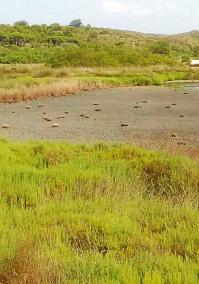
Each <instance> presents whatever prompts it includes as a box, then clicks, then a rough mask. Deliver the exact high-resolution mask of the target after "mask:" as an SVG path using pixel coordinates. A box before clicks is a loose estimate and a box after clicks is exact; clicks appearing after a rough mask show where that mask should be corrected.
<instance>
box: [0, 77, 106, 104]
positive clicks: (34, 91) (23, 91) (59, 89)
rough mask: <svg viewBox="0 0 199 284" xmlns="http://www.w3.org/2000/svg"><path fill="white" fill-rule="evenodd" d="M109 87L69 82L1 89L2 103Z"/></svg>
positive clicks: (78, 81) (93, 82) (93, 83)
mask: <svg viewBox="0 0 199 284" xmlns="http://www.w3.org/2000/svg"><path fill="white" fill-rule="evenodd" d="M105 87H108V85H107V84H104V83H103V82H101V81H98V82H97V81H90V82H88V81H80V80H75V79H71V80H67V81H59V82H53V83H49V84H41V85H38V86H35V85H34V86H30V87H18V88H13V89H0V102H1V103H14V102H19V101H27V100H35V99H38V98H42V97H60V96H67V95H72V94H76V93H78V92H80V91H90V90H94V89H100V88H105Z"/></svg>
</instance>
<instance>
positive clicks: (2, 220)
mask: <svg viewBox="0 0 199 284" xmlns="http://www.w3.org/2000/svg"><path fill="white" fill-rule="evenodd" d="M0 196H1V198H0V247H1V250H0V283H13V284H16V283H20V284H21V283H42V284H43V283H53V284H55V283H56V284H58V283H60V284H65V283H100V284H101V283H126V284H129V283H132V284H134V283H136V284H137V283H142V284H143V283H144V284H150V283H151V284H156V283H157V284H159V283H168V284H175V283H176V284H180V283H186V284H187V283H190V284H193V283H198V281H199V213H198V205H199V199H198V197H199V165H198V163H197V162H195V161H192V160H190V159H188V158H185V157H179V156H169V155H167V154H163V153H159V152H155V151H146V150H142V149H140V148H135V147H133V146H129V145H121V144H117V145H107V144H97V145H72V144H67V143H64V142H60V143H50V142H30V143H11V142H7V141H6V140H4V139H1V140H0Z"/></svg>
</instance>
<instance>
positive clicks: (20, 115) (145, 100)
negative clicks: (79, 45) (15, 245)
mask: <svg viewBox="0 0 199 284" xmlns="http://www.w3.org/2000/svg"><path fill="white" fill-rule="evenodd" d="M5 125H6V126H7V127H5ZM3 126H4V127H3ZM0 135H1V136H3V137H8V138H11V139H20V140H31V139H33V140H36V139H52V140H54V139H56V140H60V139H61V140H63V139H64V140H68V141H72V142H96V141H110V142H119V141H122V142H130V143H131V142H132V143H134V142H136V143H137V142H138V143H141V144H142V143H143V144H145V143H150V141H152V143H154V142H153V141H155V142H156V143H158V144H161V143H165V141H167V142H168V141H170V142H171V143H174V144H175V143H176V144H177V143H180V142H183V143H188V144H190V145H193V144H194V145H198V144H199V89H197V88H191V87H190V88H189V87H186V88H180V89H171V88H168V87H134V88H116V89H108V90H96V91H92V92H84V93H80V94H77V95H72V96H68V97H60V98H47V99H42V100H37V101H30V102H20V103H14V104H1V105H0Z"/></svg>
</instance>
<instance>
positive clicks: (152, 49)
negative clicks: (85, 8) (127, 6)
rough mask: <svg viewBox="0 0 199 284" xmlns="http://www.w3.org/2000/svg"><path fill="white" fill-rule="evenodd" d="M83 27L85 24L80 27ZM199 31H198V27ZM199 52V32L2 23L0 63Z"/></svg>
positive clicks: (128, 59)
mask: <svg viewBox="0 0 199 284" xmlns="http://www.w3.org/2000/svg"><path fill="white" fill-rule="evenodd" d="M76 27H77V28H76ZM78 27H81V29H79V28H78ZM198 34H199V33H198ZM197 56H199V37H198V38H197V39H196V37H195V36H194V37H193V40H192V36H190V34H189V35H188V36H187V37H186V36H184V35H183V36H182V35H178V36H156V35H144V34H141V33H135V32H128V31H116V30H111V29H101V28H90V26H83V25H82V21H81V20H80V19H77V20H73V21H72V22H71V23H70V26H62V25H60V24H59V23H53V24H51V25H45V24H44V25H32V26H29V25H28V23H27V22H26V21H19V22H17V23H15V24H14V25H0V63H8V64H9V63H45V64H51V65H53V66H86V67H96V66H102V67H103V66H145V65H158V64H164V65H174V64H179V61H182V62H187V61H188V58H191V57H197Z"/></svg>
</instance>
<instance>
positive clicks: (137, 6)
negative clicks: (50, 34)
mask: <svg viewBox="0 0 199 284" xmlns="http://www.w3.org/2000/svg"><path fill="white" fill-rule="evenodd" d="M0 7H1V8H0V22H1V23H13V22H15V21H18V20H27V21H28V22H29V23H30V24H36V23H37V24H40V23H47V24H49V23H53V22H59V23H61V24H68V23H69V22H70V20H72V19H75V18H81V19H82V21H83V23H84V24H87V23H89V24H91V25H92V26H97V27H110V28H119V29H127V30H133V31H141V32H149V33H168V34H172V33H178V32H185V31H190V30H193V29H199V0H0Z"/></svg>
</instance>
